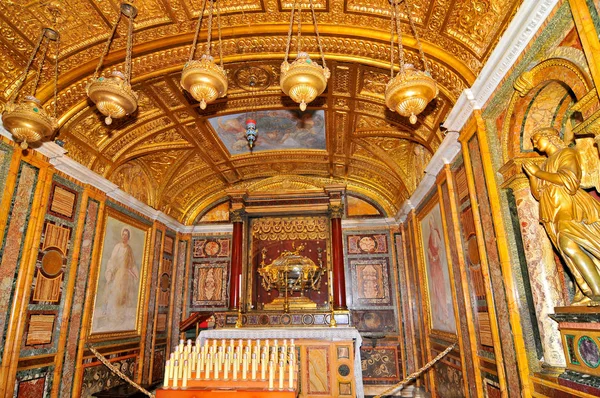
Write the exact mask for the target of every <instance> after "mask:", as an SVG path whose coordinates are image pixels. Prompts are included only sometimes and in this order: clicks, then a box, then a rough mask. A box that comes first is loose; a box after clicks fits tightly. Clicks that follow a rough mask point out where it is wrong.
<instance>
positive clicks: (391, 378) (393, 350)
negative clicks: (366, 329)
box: [360, 344, 401, 384]
mask: <svg viewBox="0 0 600 398" xmlns="http://www.w3.org/2000/svg"><path fill="white" fill-rule="evenodd" d="M360 361H361V366H362V373H363V383H364V384H394V383H398V382H399V381H400V374H401V371H400V366H399V364H398V348H397V347H386V346H379V345H377V346H376V347H372V346H370V345H369V344H363V346H362V347H361V349H360Z"/></svg>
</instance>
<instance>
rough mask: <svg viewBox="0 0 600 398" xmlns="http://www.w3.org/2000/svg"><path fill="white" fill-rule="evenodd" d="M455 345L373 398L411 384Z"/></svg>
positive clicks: (378, 397) (454, 345)
mask: <svg viewBox="0 0 600 398" xmlns="http://www.w3.org/2000/svg"><path fill="white" fill-rule="evenodd" d="M456 344H457V343H454V344H452V345H451V346H449V347H448V348H446V349H445V350H444V351H443V352H440V353H439V354H438V356H437V357H435V358H433V359H432V360H431V361H429V362H428V363H427V365H425V366H423V367H422V368H421V369H419V370H417V371H416V372H414V373H412V374H410V375H409V376H408V377H406V378H405V379H404V380H402V381H401V382H400V383H398V384H394V385H393V386H391V387H390V388H388V389H387V390H385V391H384V392H382V393H381V394H379V395H376V396H375V398H381V397H383V396H386V395H390V394H391V393H393V392H394V391H396V390H397V389H399V388H400V387H404V386H405V385H406V384H408V383H409V382H411V381H413V380H414V379H416V378H417V377H419V376H420V375H421V373H423V372H425V371H426V370H427V369H429V368H430V367H432V366H433V365H435V364H436V363H437V362H438V361H439V360H440V359H442V358H443V357H445V356H446V354H448V353H449V352H450V351H452V349H453V348H454V347H456Z"/></svg>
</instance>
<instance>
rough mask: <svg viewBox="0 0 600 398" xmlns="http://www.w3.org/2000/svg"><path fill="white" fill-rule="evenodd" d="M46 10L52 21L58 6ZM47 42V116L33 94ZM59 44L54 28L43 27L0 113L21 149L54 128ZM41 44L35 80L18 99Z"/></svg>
mask: <svg viewBox="0 0 600 398" xmlns="http://www.w3.org/2000/svg"><path fill="white" fill-rule="evenodd" d="M50 12H51V13H52V14H53V15H54V22H55V24H56V18H57V16H58V14H59V9H58V8H57V7H56V6H55V5H53V4H51V8H50ZM50 42H55V44H56V54H55V57H56V58H55V64H54V113H53V115H50V114H49V113H48V112H46V110H45V109H44V108H43V107H42V104H41V102H40V100H39V99H37V98H36V97H35V93H36V90H37V87H38V84H39V82H40V77H41V75H42V70H43V66H44V61H45V59H46V54H47V53H48V48H49V47H50ZM59 46H60V35H59V34H58V32H57V31H56V30H55V29H54V28H43V29H42V32H41V34H40V37H39V39H38V41H37V43H36V46H35V48H34V50H33V53H32V54H31V57H30V58H29V62H28V63H27V66H26V67H25V71H24V72H23V74H22V75H21V77H20V78H19V80H18V82H17V87H16V89H15V91H14V92H13V94H12V95H11V97H10V98H9V100H8V103H7V104H6V108H5V110H4V112H3V113H2V124H3V125H4V127H5V128H6V129H7V130H8V131H10V133H11V134H12V136H13V138H14V139H15V141H17V142H20V143H21V148H22V149H27V147H28V146H29V144H32V143H37V142H40V141H42V140H44V139H47V138H49V137H51V136H52V134H53V133H54V132H55V131H56V129H57V128H58V123H57V118H56V111H57V104H56V98H57V95H56V94H57V84H58V51H59ZM42 47H43V53H42V55H41V58H40V59H39V60H38V64H39V65H38V69H37V73H36V76H35V82H34V83H33V88H32V91H31V94H30V95H26V96H25V97H24V98H23V99H22V100H21V101H19V92H20V91H21V89H22V87H23V84H24V83H25V80H26V79H27V76H28V75H29V71H30V69H31V66H32V65H33V62H34V61H35V58H36V55H37V54H38V52H39V50H40V49H41V48H42Z"/></svg>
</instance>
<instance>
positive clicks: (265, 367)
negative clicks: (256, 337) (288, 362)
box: [260, 351, 267, 380]
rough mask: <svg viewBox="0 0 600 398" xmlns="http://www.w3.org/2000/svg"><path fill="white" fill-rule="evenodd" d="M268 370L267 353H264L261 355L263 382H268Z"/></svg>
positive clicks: (261, 377)
mask: <svg viewBox="0 0 600 398" xmlns="http://www.w3.org/2000/svg"><path fill="white" fill-rule="evenodd" d="M266 370H267V356H266V355H265V352H264V351H263V353H262V354H260V379H261V380H266Z"/></svg>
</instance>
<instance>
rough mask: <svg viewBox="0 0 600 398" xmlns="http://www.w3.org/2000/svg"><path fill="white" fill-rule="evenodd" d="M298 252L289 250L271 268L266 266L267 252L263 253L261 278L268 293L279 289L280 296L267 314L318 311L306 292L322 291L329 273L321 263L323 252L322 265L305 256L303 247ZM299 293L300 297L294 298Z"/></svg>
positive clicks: (319, 256) (267, 305) (269, 265)
mask: <svg viewBox="0 0 600 398" xmlns="http://www.w3.org/2000/svg"><path fill="white" fill-rule="evenodd" d="M293 247H294V250H293V251H289V250H285V251H284V252H283V253H281V255H280V256H279V257H277V258H276V259H275V260H273V262H272V263H271V264H265V259H266V257H267V254H266V252H267V251H266V249H263V250H262V262H261V263H260V268H259V269H258V273H259V275H260V276H261V279H262V280H261V283H262V286H263V288H264V289H265V290H267V291H270V290H272V289H276V290H277V291H278V292H279V297H277V298H276V299H275V300H273V301H272V302H270V303H268V304H265V306H264V308H265V309H266V310H284V311H286V312H287V311H288V310H289V309H311V308H317V303H315V302H314V301H312V300H311V299H309V298H308V297H305V296H304V292H305V291H306V290H316V291H318V290H319V289H320V286H321V277H322V275H323V273H324V272H325V268H323V262H322V260H321V250H319V255H318V262H319V265H317V264H315V262H314V261H313V260H311V259H310V258H308V257H306V256H303V255H301V254H300V253H301V252H302V251H303V250H304V245H303V244H301V245H300V246H298V247H297V248H296V247H295V245H294V246H293ZM295 292H299V293H300V296H294V293H295Z"/></svg>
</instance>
